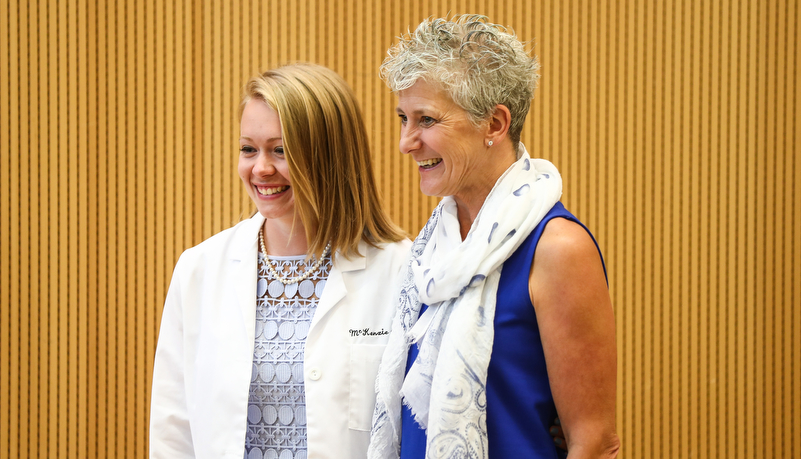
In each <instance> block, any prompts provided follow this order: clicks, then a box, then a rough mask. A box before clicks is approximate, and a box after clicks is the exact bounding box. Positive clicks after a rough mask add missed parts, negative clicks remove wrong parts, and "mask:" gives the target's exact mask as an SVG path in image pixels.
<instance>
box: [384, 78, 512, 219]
mask: <svg viewBox="0 0 801 459" xmlns="http://www.w3.org/2000/svg"><path fill="white" fill-rule="evenodd" d="M396 111H397V113H398V116H399V117H400V119H401V136H400V151H401V153H404V154H409V155H411V156H412V158H414V160H415V161H416V162H417V165H418V171H419V173H420V190H421V191H422V192H423V193H425V194H426V195H428V196H440V197H442V196H454V198H456V199H457V201H460V200H461V201H463V202H465V203H468V204H470V203H475V201H476V200H480V202H479V203H478V204H479V207H480V203H481V202H483V200H484V198H485V197H486V196H487V194H488V193H489V191H490V190H491V189H492V186H493V185H494V184H495V179H497V176H496V175H495V174H494V172H493V171H494V170H495V169H496V168H497V167H498V164H496V163H495V161H494V156H495V155H493V154H492V151H491V150H488V148H487V145H486V142H485V138H486V134H487V124H486V123H482V124H480V125H479V127H476V125H475V124H473V122H472V121H471V120H470V118H469V115H468V113H467V112H466V111H465V110H464V109H462V108H461V107H459V106H458V105H456V103H455V102H453V100H452V99H451V98H450V96H449V95H448V94H447V93H445V92H444V91H442V90H441V89H439V88H438V87H436V86H434V85H431V84H429V83H428V82H426V81H425V80H423V79H420V80H417V82H416V83H415V84H414V85H413V86H411V87H410V88H408V89H404V90H402V91H399V92H398V107H397V109H396ZM504 169H505V166H504Z"/></svg>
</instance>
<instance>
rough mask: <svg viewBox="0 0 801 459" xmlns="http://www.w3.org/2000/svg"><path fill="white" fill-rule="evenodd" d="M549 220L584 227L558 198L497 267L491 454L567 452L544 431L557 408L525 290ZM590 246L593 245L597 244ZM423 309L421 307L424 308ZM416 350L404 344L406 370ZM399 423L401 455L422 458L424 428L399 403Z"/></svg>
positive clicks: (491, 368)
mask: <svg viewBox="0 0 801 459" xmlns="http://www.w3.org/2000/svg"><path fill="white" fill-rule="evenodd" d="M554 218H565V219H567V220H570V221H572V222H575V223H578V224H579V225H581V226H582V227H583V228H584V229H585V230H586V229H587V227H585V226H584V225H583V224H582V223H581V222H580V221H578V219H576V217H574V216H573V214H571V213H570V212H568V211H567V210H566V209H565V207H564V206H563V205H562V203H561V202H557V203H556V205H554V207H553V208H552V209H551V210H550V211H549V212H548V213H547V214H546V215H545V217H544V218H543V219H542V221H541V222H540V223H539V224H538V225H537V226H536V227H535V228H534V231H532V232H531V234H529V236H528V237H527V238H526V240H525V241H524V242H523V244H522V245H521V246H520V247H519V248H518V249H517V250H516V251H515V252H514V253H513V254H512V256H511V257H509V258H508V259H507V260H506V262H504V264H503V268H502V269H501V279H500V283H499V285H498V297H497V304H496V309H495V320H494V322H493V323H494V325H495V338H494V341H493V346H492V354H491V355H490V362H489V368H488V374H487V437H488V438H487V442H488V446H489V454H488V457H490V458H505V457H525V458H562V457H566V455H567V453H566V452H565V451H562V450H560V449H558V448H557V447H556V445H554V442H553V439H552V438H551V435H550V434H549V433H548V430H549V429H550V426H551V425H552V423H553V421H554V419H555V418H556V416H557V415H556V407H555V406H554V402H553V396H552V395H551V388H550V385H549V383H548V372H547V370H546V367H545V355H544V354H543V351H542V341H541V340H540V331H539V327H538V326H537V318H536V316H535V314H534V306H533V305H532V304H531V297H530V295H529V291H528V280H529V274H530V272H531V263H532V260H533V259H534V251H535V250H536V248H537V243H538V242H539V240H540V237H541V236H542V232H543V230H545V225H547V224H548V222H549V221H550V220H552V219H554ZM587 232H588V233H589V230H587ZM590 237H592V234H590ZM593 241H595V238H593ZM595 245H596V247H597V246H598V243H597V242H596V244H595ZM598 253H600V249H599V250H598ZM601 261H602V262H603V258H602V259H601ZM604 272H606V267H605V266H604ZM425 308H426V306H425V305H423V310H425ZM420 313H421V314H422V311H421V312H420ZM417 353H418V348H417V346H410V347H409V358H408V359H407V363H406V371H407V372H408V371H409V368H410V367H411V365H412V363H413V362H414V359H416V358H417ZM401 423H402V424H401V425H402V427H403V429H402V431H401V455H400V457H401V459H422V458H424V457H425V448H426V435H425V431H424V430H423V429H422V428H421V427H420V426H419V425H418V424H417V422H416V421H415V420H414V417H413V416H412V414H411V411H410V410H409V409H408V408H407V407H406V405H403V412H402V414H401Z"/></svg>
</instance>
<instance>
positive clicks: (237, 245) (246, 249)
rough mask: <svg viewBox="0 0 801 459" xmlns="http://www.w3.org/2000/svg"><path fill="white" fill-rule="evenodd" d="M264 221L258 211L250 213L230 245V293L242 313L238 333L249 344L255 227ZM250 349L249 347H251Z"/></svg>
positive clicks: (252, 334) (253, 305) (253, 299)
mask: <svg viewBox="0 0 801 459" xmlns="http://www.w3.org/2000/svg"><path fill="white" fill-rule="evenodd" d="M263 222H264V217H263V216H261V214H258V213H257V214H256V215H254V216H253V217H252V218H251V219H250V220H249V221H248V224H247V225H244V226H243V227H242V229H241V231H242V234H241V235H236V237H235V238H234V243H233V244H232V246H231V259H230V263H231V276H232V277H231V279H233V282H232V283H231V285H234V286H235V292H234V295H235V297H236V303H237V305H238V309H239V311H240V313H241V314H242V324H243V325H244V328H245V329H244V330H242V333H243V335H242V336H244V337H245V338H246V341H245V343H248V345H250V346H252V344H253V342H254V340H255V337H256V314H255V310H256V282H257V281H258V276H256V269H257V263H258V261H257V258H258V255H257V250H258V249H257V245H256V243H257V238H258V231H259V228H261V225H262V223H263ZM251 351H252V350H251Z"/></svg>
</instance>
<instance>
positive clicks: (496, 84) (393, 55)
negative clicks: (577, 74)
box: [380, 14, 540, 150]
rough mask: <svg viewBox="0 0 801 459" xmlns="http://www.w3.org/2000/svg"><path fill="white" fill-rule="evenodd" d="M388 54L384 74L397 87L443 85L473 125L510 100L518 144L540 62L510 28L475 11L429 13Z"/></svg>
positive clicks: (511, 134)
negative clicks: (433, 15) (441, 15)
mask: <svg viewBox="0 0 801 459" xmlns="http://www.w3.org/2000/svg"><path fill="white" fill-rule="evenodd" d="M387 54H388V56H387V57H386V59H384V62H383V63H382V64H381V68H380V75H381V78H382V79H383V80H384V81H385V82H386V84H387V86H389V88H390V89H392V91H393V92H396V93H397V92H398V91H402V90H404V89H407V88H409V87H411V86H412V85H413V84H414V83H415V82H416V81H417V80H418V79H420V78H423V79H424V80H425V81H426V82H428V83H431V84H435V85H438V86H439V87H441V88H442V89H443V90H444V91H445V92H446V93H447V94H448V95H449V96H450V97H451V99H453V101H454V102H455V103H456V104H457V105H458V106H460V107H461V108H462V109H463V110H465V111H466V112H467V113H468V115H469V116H470V119H471V121H472V122H473V124H474V125H475V126H479V125H480V124H481V123H482V122H483V121H485V120H486V119H487V118H489V116H490V115H491V114H492V113H493V112H494V111H495V106H496V105H498V104H500V105H504V106H506V108H508V109H509V112H510V113H511V115H512V121H511V125H510V127H509V137H510V138H511V140H512V142H513V147H514V148H515V150H517V144H518V142H519V141H520V133H521V132H522V130H523V123H524V122H525V120H526V115H527V114H528V111H529V108H530V107H531V99H532V98H533V97H534V89H535V88H536V86H537V80H538V79H539V73H538V72H539V69H540V64H539V62H538V60H537V57H536V56H530V55H529V53H528V51H526V49H525V46H524V44H523V43H522V42H520V40H518V38H517V36H515V34H514V32H513V31H512V30H511V29H507V28H506V27H503V26H501V25H498V24H493V23H491V22H489V21H488V19H487V17H486V16H481V15H475V14H464V15H460V16H454V17H453V18H452V19H447V18H437V19H431V18H429V19H426V20H424V21H423V22H421V23H420V25H419V26H417V29H416V30H415V31H414V32H410V33H407V34H405V35H404V36H402V37H400V41H399V42H398V43H397V44H396V45H394V46H392V47H391V48H390V49H389V50H388V51H387Z"/></svg>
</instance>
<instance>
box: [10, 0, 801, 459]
mask: <svg viewBox="0 0 801 459" xmlns="http://www.w3.org/2000/svg"><path fill="white" fill-rule="evenodd" d="M449 11H450V12H453V13H459V12H478V13H484V14H487V15H489V16H490V17H491V18H492V19H493V20H494V21H495V22H499V23H502V24H507V25H509V26H511V27H512V28H513V29H514V30H515V31H516V32H517V33H518V35H519V36H520V37H521V38H523V39H526V40H533V42H534V46H535V52H536V53H537V54H538V55H539V56H540V58H541V61H542V65H543V71H542V80H541V82H542V83H541V86H540V89H539V91H538V93H537V96H536V99H535V102H534V104H533V107H532V112H531V115H530V116H529V120H528V121H527V125H526V128H525V131H524V132H523V141H524V142H525V144H526V145H527V146H528V148H529V150H530V151H531V152H532V154H533V155H535V156H539V157H545V158H547V159H550V160H551V161H553V162H554V163H556V165H557V166H558V167H559V168H560V169H561V171H562V174H563V176H564V179H565V184H566V186H565V190H564V197H563V200H564V202H565V203H566V205H567V206H568V208H570V209H571V210H572V211H573V212H574V213H576V214H577V215H578V216H579V217H580V218H581V219H582V220H583V221H584V222H586V223H587V224H588V226H589V227H590V228H591V229H592V230H593V232H594V233H595V235H596V236H597V238H598V239H599V241H600V245H601V248H602V249H603V251H604V254H605V257H606V260H607V266H608V268H609V278H610V291H611V295H612V298H613V302H614V305H615V313H616V321H617V342H618V355H619V365H618V405H617V406H618V409H617V419H618V431H619V433H620V436H621V438H622V441H623V451H622V454H621V457H624V458H689V457H698V458H718V457H721V458H723V457H725V458H762V457H765V458H774V457H781V458H796V457H801V382H799V381H800V380H801V186H799V184H798V183H797V181H798V180H799V178H801V157H800V155H799V142H798V133H799V132H801V125H800V124H799V123H801V122H800V121H799V119H801V117H799V113H798V111H799V108H801V104H799V93H798V90H799V84H798V81H799V71H798V70H799V68H798V67H799V66H798V64H799V62H798V61H799V58H798V56H799V15H801V13H800V12H799V5H798V2H796V1H792V0H790V1H787V0H776V1H758V0H751V1H746V0H743V1H705V2H697V1H691V0H677V1H672V2H666V1H647V0H621V1H606V0H537V1H528V0H498V1H495V0H492V1H482V0H465V1H407V2H370V1H367V0H332V1H323V0H296V1H289V2H287V1H278V0H264V1H251V2H249V1H223V0H217V1H200V0H176V1H172V0H150V1H145V0H119V1H114V2H104V1H99V2H94V1H88V0H71V1H66V0H62V1H55V0H38V1H37V0H34V1H30V2H28V1H20V2H17V1H11V2H0V155H1V156H0V183H1V185H0V221H2V225H3V226H2V235H1V236H0V289H1V290H0V302H2V312H1V313H0V387H1V389H0V407H1V408H0V456H2V457H9V458H16V457H43V456H47V457H56V456H57V457H64V458H84V457H139V458H142V457H145V456H146V454H147V441H148V440H147V423H148V404H149V399H148V397H149V390H150V378H151V366H152V359H153V353H154V349H155V345H156V339H157V330H158V324H159V320H160V314H161V308H162V301H163V298H164V296H165V293H166V288H167V285H168V282H169V278H170V275H171V272H172V267H173V265H174V263H175V261H176V260H177V257H178V255H179V254H180V253H181V251H182V250H183V249H185V248H187V247H189V246H192V245H194V244H196V243H198V242H200V241H201V240H203V239H204V238H206V237H208V236H210V235H212V234H213V233H215V232H217V231H219V230H221V229H223V228H226V227H228V226H230V225H232V224H233V223H235V222H236V221H237V220H238V219H239V217H240V215H241V214H242V212H243V211H245V210H246V209H247V205H246V203H247V201H246V198H245V195H244V193H243V191H242V190H241V189H240V188H241V185H240V184H239V179H238V177H237V174H236V170H235V165H236V160H237V154H238V153H237V136H238V126H237V119H236V106H237V102H238V98H239V93H240V88H241V86H242V84H243V83H244V82H245V80H246V79H247V77H248V76H250V75H251V74H253V73H255V72H256V71H258V70H259V69H265V68H267V67H270V66H273V65H276V64H278V63H282V62H288V61H295V60H305V61H313V62H318V63H321V64H324V65H327V66H330V67H332V68H333V69H335V70H336V71H337V72H339V73H340V74H341V75H343V76H344V77H345V79H346V80H347V81H348V82H349V83H350V84H351V85H352V86H353V88H354V89H355V91H356V94H357V96H358V98H359V100H360V103H361V106H362V108H363V110H364V115H365V118H366V121H367V126H368V129H369V131H370V135H371V139H372V142H373V146H374V156H375V166H376V168H377V171H378V177H379V181H380V187H381V190H382V192H383V194H384V198H385V201H386V205H387V206H388V208H389V209H390V212H391V214H392V217H393V218H394V219H395V220H396V221H397V222H399V223H400V224H401V225H402V226H403V227H404V228H406V229H407V230H408V231H409V232H410V233H413V234H416V233H417V231H418V229H419V228H420V227H421V226H422V224H423V222H424V221H425V219H426V217H427V214H428V213H429V212H430V210H431V208H432V207H433V205H434V204H435V200H434V199H431V198H427V197H424V196H421V195H420V193H419V192H418V189H417V176H416V171H415V169H414V167H413V165H412V163H411V161H410V160H409V159H408V158H404V157H402V155H401V154H400V153H398V152H397V138H398V132H399V130H398V121H397V119H396V116H395V115H394V114H393V109H394V104H395V99H394V96H392V95H391V94H390V93H389V91H388V90H387V89H385V87H384V86H383V84H382V83H381V82H380V80H379V79H378V77H377V67H378V65H379V64H380V62H381V60H382V58H383V56H384V54H385V51H386V48H387V47H388V46H389V45H390V44H392V43H393V42H394V37H396V36H397V35H398V34H400V33H401V32H403V31H405V30H406V29H407V27H409V26H413V25H416V24H417V23H418V22H419V21H420V20H421V19H422V18H424V17H427V16H429V15H440V16H441V15H445V14H446V13H448V12H449Z"/></svg>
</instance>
